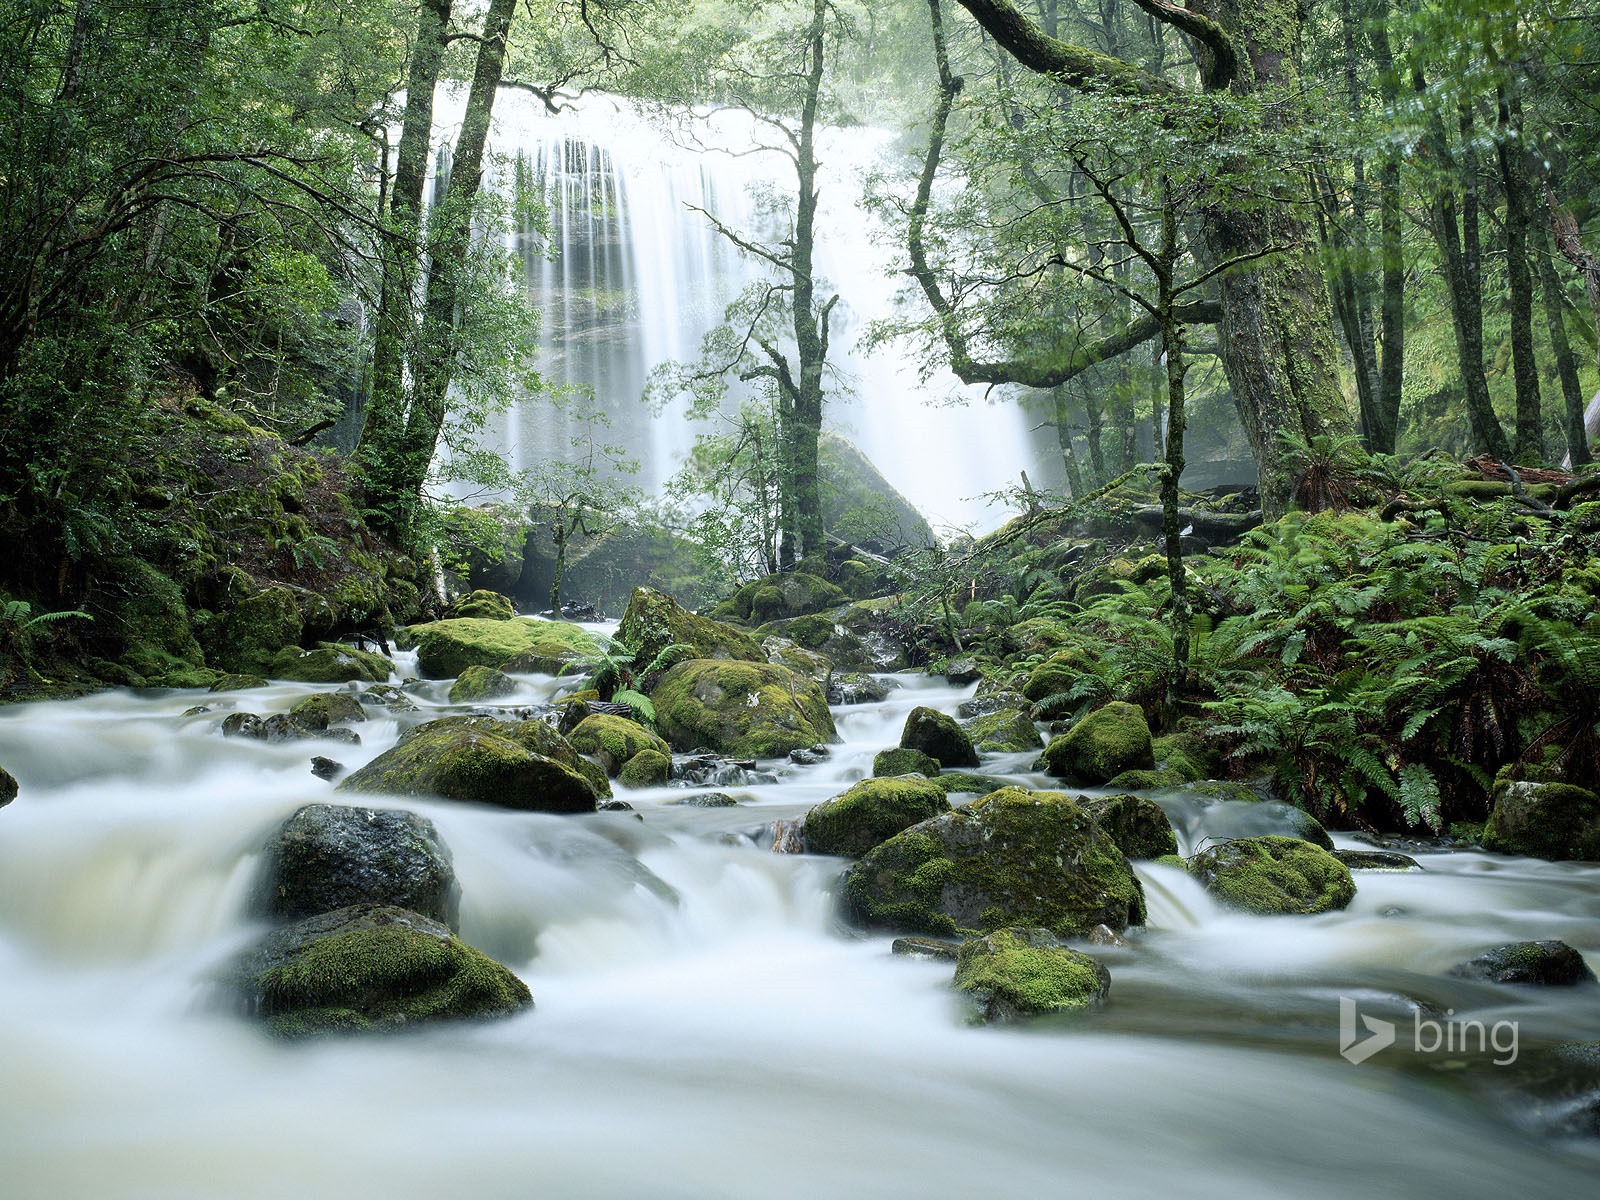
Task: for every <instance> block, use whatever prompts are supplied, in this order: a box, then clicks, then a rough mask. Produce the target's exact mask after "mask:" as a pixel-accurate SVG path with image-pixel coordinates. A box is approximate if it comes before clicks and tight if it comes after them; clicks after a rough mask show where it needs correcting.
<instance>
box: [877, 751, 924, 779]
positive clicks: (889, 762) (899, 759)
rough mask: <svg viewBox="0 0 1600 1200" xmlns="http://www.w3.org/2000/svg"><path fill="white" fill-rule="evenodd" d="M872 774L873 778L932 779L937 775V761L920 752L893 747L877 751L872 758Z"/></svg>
mask: <svg viewBox="0 0 1600 1200" xmlns="http://www.w3.org/2000/svg"><path fill="white" fill-rule="evenodd" d="M872 774H873V777H874V778H882V777H892V776H895V775H925V776H927V777H928V778H929V779H932V778H933V777H934V776H936V775H937V774H939V760H938V759H937V758H934V757H933V756H932V755H930V754H924V753H923V752H922V751H921V750H908V749H906V748H905V747H904V746H895V747H894V748H892V749H889V750H879V751H878V753H877V754H875V755H874V756H873V759H872Z"/></svg>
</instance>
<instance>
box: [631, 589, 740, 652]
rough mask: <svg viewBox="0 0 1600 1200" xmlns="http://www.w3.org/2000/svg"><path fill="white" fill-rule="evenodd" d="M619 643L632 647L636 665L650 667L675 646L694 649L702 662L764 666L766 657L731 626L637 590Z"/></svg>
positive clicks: (661, 595)
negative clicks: (742, 663)
mask: <svg viewBox="0 0 1600 1200" xmlns="http://www.w3.org/2000/svg"><path fill="white" fill-rule="evenodd" d="M617 640H618V641H619V642H621V643H623V644H624V645H626V646H630V647H632V649H633V651H634V654H635V656H636V661H637V662H638V663H639V664H640V665H641V666H648V665H649V663H650V661H651V660H652V659H653V658H655V656H656V655H657V654H660V653H661V651H663V650H665V649H666V648H667V647H668V646H670V645H673V644H674V643H677V644H681V645H685V646H693V647H694V648H695V651H696V654H697V656H698V657H699V658H703V659H711V658H716V659H735V660H739V661H742V662H763V661H765V659H766V655H765V654H763V653H762V652H761V647H760V646H759V645H757V644H756V642H755V640H754V639H753V638H751V636H750V635H749V634H747V633H745V632H743V631H742V630H738V629H735V628H734V627H733V626H731V625H724V624H723V623H722V622H720V621H713V620H711V619H710V618H709V617H701V616H697V615H695V614H694V613H692V612H689V611H688V610H687V609H685V608H683V607H682V606H681V605H680V604H679V603H678V602H677V601H676V600H674V599H673V598H672V597H671V596H668V595H667V594H666V593H665V592H658V591H655V590H654V589H653V588H634V590H633V594H632V595H631V596H630V597H628V607H627V611H625V612H624V613H623V614H622V621H621V623H620V624H619V625H618V626H617Z"/></svg>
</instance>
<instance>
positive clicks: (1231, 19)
mask: <svg viewBox="0 0 1600 1200" xmlns="http://www.w3.org/2000/svg"><path fill="white" fill-rule="evenodd" d="M1194 9H1195V11H1197V12H1199V13H1202V14H1204V15H1206V16H1209V17H1211V18H1212V19H1213V20H1215V21H1216V22H1217V23H1218V24H1220V25H1221V26H1222V28H1223V29H1225V30H1226V31H1227V32H1228V34H1229V35H1230V37H1232V38H1233V39H1234V40H1235V41H1236V43H1238V45H1237V49H1238V51H1239V65H1238V73H1237V75H1236V77H1235V79H1234V81H1233V84H1232V88H1233V90H1234V91H1235V92H1238V93H1240V94H1245V95H1257V96H1261V97H1262V98H1263V99H1269V100H1273V101H1275V102H1274V103H1269V104H1268V105H1267V108H1266V111H1267V112H1268V113H1276V114H1277V115H1276V117H1269V118H1268V120H1269V121H1270V122H1271V125H1270V126H1269V130H1268V131H1269V132H1271V131H1273V128H1274V127H1275V128H1284V127H1286V126H1288V125H1289V124H1291V123H1292V122H1293V121H1294V120H1295V119H1297V117H1298V111H1299V103H1298V91H1299V84H1300V79H1299V72H1300V38H1301V20H1302V16H1301V13H1302V5H1301V4H1300V2H1299V0H1208V2H1206V3H1199V2H1197V3H1196V4H1195V5H1194ZM1202 55H1204V51H1202ZM1269 198H1270V199H1271V200H1273V201H1275V203H1268V204H1264V205H1262V206H1261V207H1260V209H1259V210H1251V211H1239V210H1236V209H1227V208H1223V209H1218V210H1213V211H1211V212H1208V213H1207V214H1206V215H1205V219H1204V229H1205V236H1206V242H1207V247H1208V249H1209V251H1210V253H1211V256H1212V258H1213V259H1214V260H1215V261H1216V262H1219V263H1224V262H1227V261H1229V260H1231V259H1236V258H1246V259H1247V258H1249V256H1252V255H1263V254H1266V253H1267V252H1268V251H1270V250H1272V249H1273V248H1275V247H1281V250H1280V251H1279V252H1278V253H1277V254H1275V255H1273V256H1272V257H1270V258H1262V259H1260V260H1259V261H1257V262H1255V263H1254V264H1253V265H1250V266H1247V267H1243V268H1241V269H1237V270H1234V271H1230V272H1228V273H1227V274H1225V275H1223V277H1222V286H1221V299H1222V313H1223V317H1222V322H1221V324H1220V325H1219V326H1218V333H1219V335H1220V340H1221V345H1222V364H1223V368H1224V369H1225V370H1226V372H1227V375H1228V383H1229V385H1230V386H1231V387H1232V389H1233V399H1234V403H1235V405H1237V406H1238V410H1239V416H1240V419H1241V420H1242V421H1243V423H1244V427H1245V433H1246V434H1247V436H1248V437H1249V439H1250V448H1251V451H1252V452H1253V454H1254V456H1255V460H1256V467H1257V471H1258V473H1259V475H1260V486H1261V506H1262V511H1263V513H1264V514H1265V516H1266V517H1267V519H1268V520H1271V519H1272V518H1273V517H1275V516H1277V515H1278V514H1280V513H1282V512H1283V511H1284V510H1285V509H1286V508H1287V507H1288V504H1289V497H1290V490H1291V484H1290V474H1289V468H1288V465H1287V462H1286V460H1285V455H1284V447H1283V444H1282V435H1284V434H1291V435H1293V436H1295V437H1297V438H1299V439H1301V440H1303V441H1310V440H1311V439H1312V438H1314V437H1318V436H1321V435H1333V436H1338V435H1344V434H1348V433H1350V432H1352V431H1353V428H1354V422H1353V420H1352V415H1351V412H1350V408H1349V405H1348V404H1347V403H1346V402H1345V399H1344V396H1343V394H1342V392H1341V391H1340V388H1339V357H1338V351H1337V350H1336V349H1335V347H1334V342H1333V329H1332V313H1331V311H1330V306H1329V303H1328V289H1327V285H1326V282H1325V281H1324V279H1323V275H1322V272H1321V270H1319V269H1318V267H1317V263H1316V258H1315V256H1314V252H1313V248H1312V239H1311V238H1310V237H1309V235H1308V230H1307V228H1306V225H1305V221H1304V219H1303V218H1302V217H1301V215H1300V214H1301V211H1302V209H1303V208H1304V204H1305V197H1304V196H1303V195H1296V194H1293V193H1292V192H1290V191H1289V190H1288V189H1287V188H1278V189H1275V190H1274V192H1273V193H1272V194H1271V196H1270V197H1269ZM1168 370H1169V372H1170V370H1171V367H1170V365H1169V367H1168ZM1168 437H1169V439H1170V437H1171V434H1170V432H1169V434H1168Z"/></svg>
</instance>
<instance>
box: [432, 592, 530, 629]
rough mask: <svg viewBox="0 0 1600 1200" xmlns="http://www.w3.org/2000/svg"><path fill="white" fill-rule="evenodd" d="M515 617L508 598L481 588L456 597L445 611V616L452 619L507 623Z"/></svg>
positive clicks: (515, 611) (514, 608) (513, 606)
mask: <svg viewBox="0 0 1600 1200" xmlns="http://www.w3.org/2000/svg"><path fill="white" fill-rule="evenodd" d="M516 615H517V610H516V606H515V605H513V604H512V603H511V600H510V599H509V598H508V597H506V596H502V595H501V594H500V593H499V592H490V591H485V590H483V589H481V588H480V589H479V590H477V591H475V592H472V593H471V594H469V595H466V596H458V597H456V599H454V600H452V601H451V602H450V607H449V608H447V609H446V610H445V616H446V617H448V618H452V619H453V618H467V619H474V620H484V621H509V620H512V619H513V618H514V617H515V616H516Z"/></svg>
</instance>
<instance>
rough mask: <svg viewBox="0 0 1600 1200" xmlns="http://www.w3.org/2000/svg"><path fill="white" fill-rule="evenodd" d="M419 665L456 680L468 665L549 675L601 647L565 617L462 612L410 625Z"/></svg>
mask: <svg viewBox="0 0 1600 1200" xmlns="http://www.w3.org/2000/svg"><path fill="white" fill-rule="evenodd" d="M410 635H411V637H412V638H413V639H414V641H415V644H416V649H417V669H418V670H419V671H420V672H421V673H422V674H423V676H424V677H425V678H428V679H455V678H457V677H459V676H460V675H461V673H462V672H463V671H465V670H466V669H467V668H468V667H473V666H478V667H493V668H494V669H496V670H500V671H511V672H537V673H540V674H546V675H553V674H555V673H556V672H557V671H559V670H561V668H562V667H563V666H565V665H566V664H567V663H569V662H571V661H573V660H574V659H577V658H581V657H584V656H587V655H593V654H598V653H599V652H600V642H599V640H598V639H597V638H596V637H595V636H594V635H593V634H591V633H589V632H588V631H586V630H583V629H579V628H578V627H577V626H576V625H569V624H567V623H566V622H564V621H536V620H533V619H532V618H528V617H518V618H515V619H512V620H509V621H501V620H488V619H485V618H482V617H462V618H458V619H456V620H450V621H434V622H432V623H431V624H428V625H413V626H411V627H410Z"/></svg>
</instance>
